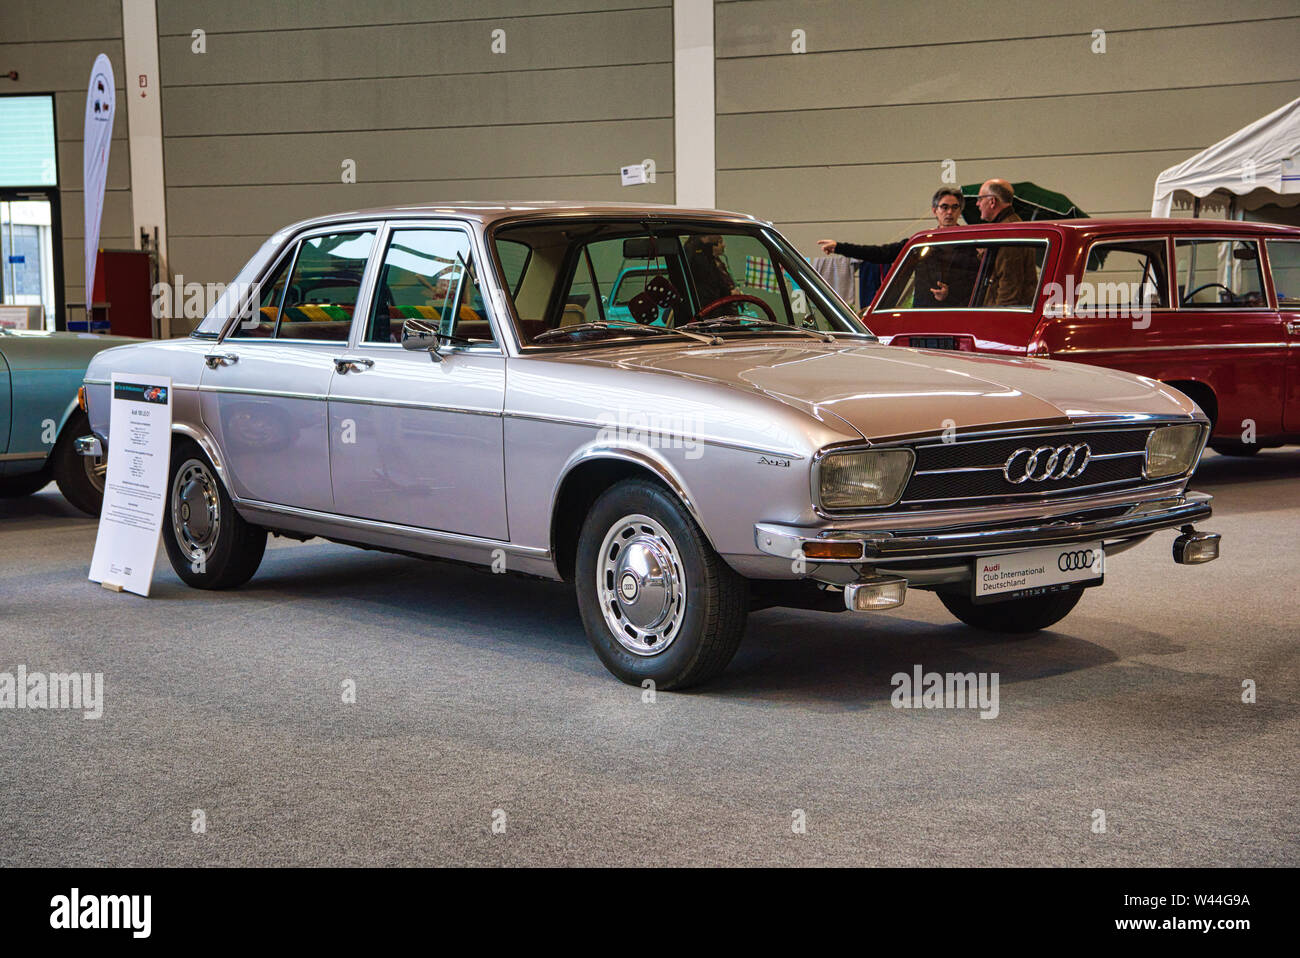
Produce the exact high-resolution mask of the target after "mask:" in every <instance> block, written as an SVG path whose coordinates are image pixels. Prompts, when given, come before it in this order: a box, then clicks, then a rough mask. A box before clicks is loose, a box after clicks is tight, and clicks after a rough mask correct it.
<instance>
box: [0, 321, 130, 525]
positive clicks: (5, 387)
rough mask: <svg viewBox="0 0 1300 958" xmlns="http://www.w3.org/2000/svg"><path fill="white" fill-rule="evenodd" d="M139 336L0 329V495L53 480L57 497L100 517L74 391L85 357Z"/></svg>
mask: <svg viewBox="0 0 1300 958" xmlns="http://www.w3.org/2000/svg"><path fill="white" fill-rule="evenodd" d="M134 342H139V340H137V339H129V338H127V337H125V336H98V335H93V334H88V333H56V332H46V331H42V330H12V329H0V499H12V498H18V497H20V496H29V495H31V494H32V493H34V492H36V491H38V490H39V489H41V488H43V487H44V486H46V485H48V484H49V482H50V480H51V479H52V480H54V481H55V482H56V483H58V486H59V492H61V493H63V497H64V498H65V499H67V500H68V501H69V502H70V503H72V504H73V505H74V506H76V507H77V508H78V509H80V510H81V511H83V512H87V513H89V514H90V515H93V516H97V515H99V507H100V503H101V502H102V501H103V496H104V460H103V458H102V457H83V456H80V455H78V452H77V449H76V448H75V443H76V440H77V439H78V438H79V437H81V436H83V435H84V434H85V432H86V430H87V429H89V428H90V426H89V424H88V423H87V421H86V414H85V413H84V412H82V410H80V409H78V408H77V389H78V388H79V387H80V386H81V380H82V377H83V376H85V374H86V364H87V363H88V362H89V361H90V357H91V356H93V355H95V353H97V352H99V351H100V350H104V349H108V348H109V347H111V346H120V345H122V344H125V343H134Z"/></svg>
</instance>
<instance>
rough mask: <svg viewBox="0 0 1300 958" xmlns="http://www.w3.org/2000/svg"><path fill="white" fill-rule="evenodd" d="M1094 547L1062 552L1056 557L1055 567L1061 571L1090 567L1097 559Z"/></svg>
mask: <svg viewBox="0 0 1300 958" xmlns="http://www.w3.org/2000/svg"><path fill="white" fill-rule="evenodd" d="M1097 552H1098V550H1096V549H1080V550H1079V551H1077V552H1062V553H1061V554H1060V555H1059V556H1057V559H1056V567H1057V568H1058V569H1060V570H1061V571H1062V572H1070V571H1071V570H1074V569H1091V568H1092V566H1093V564H1094V563H1095V562H1096V561H1097Z"/></svg>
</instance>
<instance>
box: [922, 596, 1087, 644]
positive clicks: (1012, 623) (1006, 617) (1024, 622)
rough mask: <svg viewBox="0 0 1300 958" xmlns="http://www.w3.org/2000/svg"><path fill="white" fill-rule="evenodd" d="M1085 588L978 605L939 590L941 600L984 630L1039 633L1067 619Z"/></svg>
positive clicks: (974, 626) (955, 613)
mask: <svg viewBox="0 0 1300 958" xmlns="http://www.w3.org/2000/svg"><path fill="white" fill-rule="evenodd" d="M1082 596H1083V590H1082V589H1070V590H1068V591H1066V592H1052V593H1049V594H1048V595H1036V596H1031V597H1030V598H1027V599H1008V600H1007V601H1005V602H990V603H988V604H987V605H976V604H975V603H974V602H972V601H971V599H970V597H969V596H966V595H959V594H957V593H955V592H940V593H939V600H940V601H941V602H943V604H944V606H945V607H946V608H947V609H948V611H949V612H951V613H952V614H953V615H955V616H956V617H957V618H958V619H960V620H961V621H962V622H965V623H966V624H967V625H969V626H971V627H972V628H976V629H982V630H984V631H985V632H1008V633H1011V634H1023V633H1026V632H1037V631H1039V630H1040V629H1045V628H1047V627H1048V626H1051V625H1055V624H1056V623H1057V622H1060V621H1061V620H1062V619H1064V618H1065V617H1066V616H1067V615H1069V614H1070V612H1071V611H1072V610H1073V609H1074V607H1075V606H1076V605H1078V604H1079V599H1080V598H1081V597H1082Z"/></svg>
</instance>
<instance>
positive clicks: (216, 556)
mask: <svg viewBox="0 0 1300 958" xmlns="http://www.w3.org/2000/svg"><path fill="white" fill-rule="evenodd" d="M162 536H163V544H164V545H165V546H166V547H167V558H168V559H170V560H171V564H172V568H173V569H174V570H175V571H176V574H177V575H178V576H180V577H181V579H182V580H184V582H185V583H186V584H187V585H191V586H193V587H194V588H196V589H230V588H234V587H235V586H237V585H243V584H244V583H245V582H247V581H248V580H249V579H251V578H252V577H253V573H255V572H256V571H257V567H258V566H259V565H261V563H262V554H263V553H264V552H265V551H266V530H265V529H263V528H262V527H261V526H255V525H253V524H252V523H249V522H246V521H245V520H244V518H243V517H242V516H240V515H239V513H237V512H236V511H235V507H234V505H233V504H232V503H231V501H230V496H229V495H227V494H226V490H225V487H223V486H222V485H221V480H220V479H218V478H217V471H216V470H215V469H214V468H213V467H212V463H211V461H209V459H208V457H207V456H206V455H204V454H203V450H202V449H200V448H199V446H198V444H197V443H195V442H193V441H191V440H189V439H181V440H178V441H177V442H176V443H175V444H174V445H173V446H172V461H171V468H170V469H169V470H168V473H167V505H166V507H165V509H164V511H163V530H162Z"/></svg>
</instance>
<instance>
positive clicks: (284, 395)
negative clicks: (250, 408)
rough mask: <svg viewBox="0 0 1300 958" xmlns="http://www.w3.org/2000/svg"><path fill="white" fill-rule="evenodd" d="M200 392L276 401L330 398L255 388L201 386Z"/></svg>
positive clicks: (322, 400)
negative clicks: (256, 397) (265, 398)
mask: <svg viewBox="0 0 1300 958" xmlns="http://www.w3.org/2000/svg"><path fill="white" fill-rule="evenodd" d="M198 391H199V392H201V393H229V394H232V395H244V396H270V397H274V398H276V399H308V400H314V399H319V400H320V401H321V402H325V401H326V400H327V399H329V398H330V397H329V395H328V394H327V393H298V392H288V391H286V390H280V389H257V388H256V387H254V386H203V385H200V386H199V387H198Z"/></svg>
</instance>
